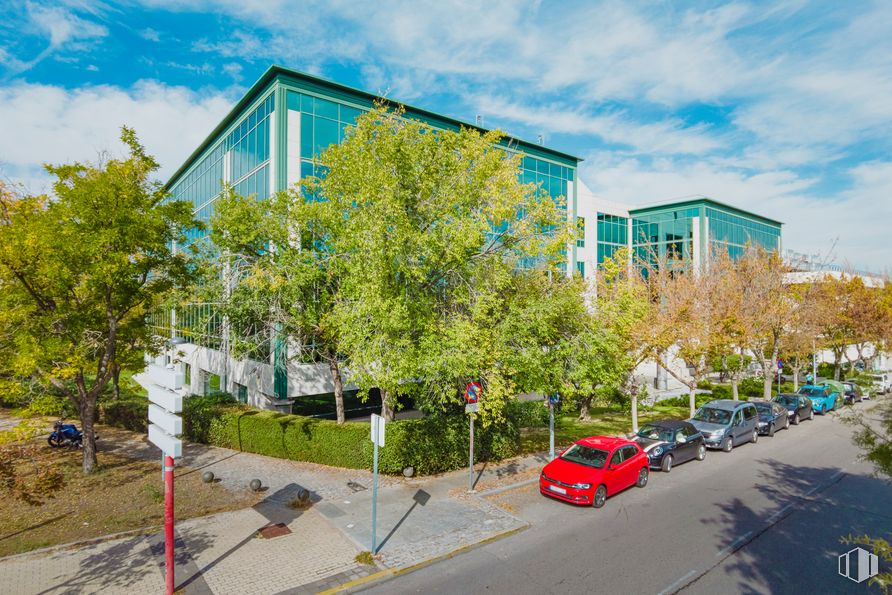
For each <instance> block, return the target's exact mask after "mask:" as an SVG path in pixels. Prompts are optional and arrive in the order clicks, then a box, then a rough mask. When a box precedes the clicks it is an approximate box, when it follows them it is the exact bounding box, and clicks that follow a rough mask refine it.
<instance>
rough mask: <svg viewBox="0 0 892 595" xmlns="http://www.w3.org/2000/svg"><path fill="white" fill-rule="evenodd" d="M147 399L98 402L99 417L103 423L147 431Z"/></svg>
mask: <svg viewBox="0 0 892 595" xmlns="http://www.w3.org/2000/svg"><path fill="white" fill-rule="evenodd" d="M148 407H149V400H148V399H147V398H145V397H143V398H134V399H127V400H119V401H105V402H100V403H99V419H100V421H102V423H104V424H108V425H110V426H116V427H119V428H124V429H127V430H132V431H134V432H148V431H149V420H148V417H147V416H148Z"/></svg>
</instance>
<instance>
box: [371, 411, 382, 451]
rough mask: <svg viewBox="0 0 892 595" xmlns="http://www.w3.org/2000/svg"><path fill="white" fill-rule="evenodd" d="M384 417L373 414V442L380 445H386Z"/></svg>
mask: <svg viewBox="0 0 892 595" xmlns="http://www.w3.org/2000/svg"><path fill="white" fill-rule="evenodd" d="M384 423H385V422H384V418H383V417H381V416H380V415H376V414H374V413H373V414H372V442H373V443H375V444H377V445H378V446H384Z"/></svg>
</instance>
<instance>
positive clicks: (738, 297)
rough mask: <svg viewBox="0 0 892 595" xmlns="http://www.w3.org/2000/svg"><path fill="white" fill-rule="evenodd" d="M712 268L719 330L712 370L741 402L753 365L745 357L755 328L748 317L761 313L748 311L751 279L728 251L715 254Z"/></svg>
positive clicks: (749, 359)
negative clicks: (743, 381)
mask: <svg viewBox="0 0 892 595" xmlns="http://www.w3.org/2000/svg"><path fill="white" fill-rule="evenodd" d="M709 267H710V271H711V272H710V275H711V276H712V277H713V281H714V283H713V284H712V290H713V292H714V293H713V296H712V300H711V301H712V304H713V307H712V318H713V324H714V327H715V336H714V341H713V350H714V353H713V354H712V356H711V363H712V368H713V369H714V370H718V371H720V372H721V373H722V375H723V376H725V377H727V378H728V379H729V380H730V381H731V396H732V398H733V399H734V400H735V401H737V400H739V399H740V393H739V390H738V384H739V382H740V378H741V376H742V375H743V374H744V372H746V370H747V368H748V366H749V364H750V362H751V361H752V358H751V357H749V356H747V355H746V354H745V353H744V350H745V346H746V345H748V344H749V341H750V339H751V335H750V333H751V331H752V328H753V327H752V325H751V321H750V320H749V319H748V316H747V315H748V314H749V315H757V316H758V315H759V312H758V310H755V309H752V308H749V307H748V304H747V303H746V301H747V300H749V299H752V296H751V295H750V293H751V292H750V288H749V287H748V286H747V282H748V281H749V279H747V278H746V276H745V275H744V274H741V273H742V271H741V267H738V265H737V263H736V262H734V261H733V260H732V259H731V257H730V256H729V255H728V253H727V252H726V251H715V252H714V254H713V256H712V258H711V260H710V262H709Z"/></svg>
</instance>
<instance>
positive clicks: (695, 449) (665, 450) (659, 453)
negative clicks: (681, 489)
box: [633, 419, 706, 473]
mask: <svg viewBox="0 0 892 595" xmlns="http://www.w3.org/2000/svg"><path fill="white" fill-rule="evenodd" d="M633 440H634V441H635V442H637V443H638V444H639V445H640V446H641V448H642V450H644V452H645V453H646V454H647V460H648V462H649V464H650V467H652V468H654V469H662V470H663V471H665V472H666V473H668V472H669V471H671V470H672V466H673V465H677V464H679V463H684V462H685V461H690V460H691V459H697V460H698V461H702V460H703V459H705V458H706V444H704V442H703V435H702V434H701V433H700V432H699V430H697V428H695V427H694V426H693V425H692V424H690V423H688V422H686V421H680V420H674V419H672V420H664V421H653V422H650V423H647V424H645V425H644V426H643V427H642V428H641V429H640V430H639V431H638V434H637V435H636V436H635V438H633Z"/></svg>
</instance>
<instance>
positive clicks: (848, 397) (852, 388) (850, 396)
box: [842, 380, 864, 405]
mask: <svg viewBox="0 0 892 595" xmlns="http://www.w3.org/2000/svg"><path fill="white" fill-rule="evenodd" d="M842 385H843V388H845V389H846V390H845V394H844V395H843V398H842V400H843V402H844V403H847V404H849V405H854V404H855V403H860V402H861V401H863V400H864V393H863V392H862V391H861V387H860V386H858V385H857V384H855V383H854V382H852V381H851V380H846V381H845V382H843V383H842Z"/></svg>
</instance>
